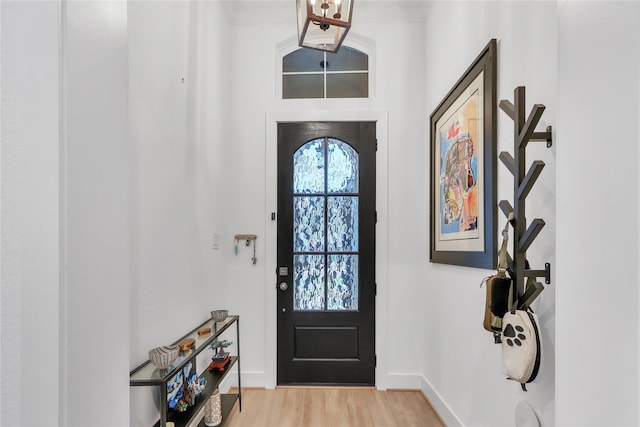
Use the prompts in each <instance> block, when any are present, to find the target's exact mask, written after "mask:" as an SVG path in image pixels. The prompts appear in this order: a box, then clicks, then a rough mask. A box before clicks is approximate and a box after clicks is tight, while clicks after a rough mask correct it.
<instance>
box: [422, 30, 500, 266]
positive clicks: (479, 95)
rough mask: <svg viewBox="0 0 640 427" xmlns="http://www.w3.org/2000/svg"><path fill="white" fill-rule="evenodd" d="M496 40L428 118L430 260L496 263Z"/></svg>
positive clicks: (482, 52)
mask: <svg viewBox="0 0 640 427" xmlns="http://www.w3.org/2000/svg"><path fill="white" fill-rule="evenodd" d="M496 63H497V41H496V39H491V40H490V41H489V43H488V44H487V45H486V46H485V47H484V49H482V51H481V52H480V54H479V55H478V57H477V58H476V59H475V60H474V61H473V62H472V64H471V65H470V66H469V68H467V70H466V71H465V72H464V73H463V75H462V77H460V79H459V80H458V81H457V82H456V84H455V85H454V86H453V88H452V89H451V90H450V91H449V93H447V95H446V96H445V97H444V99H443V100H442V101H441V102H440V104H439V105H438V106H437V107H436V108H435V110H434V111H433V113H432V114H431V116H430V145H431V147H430V168H431V169H430V170H431V172H430V175H431V180H430V187H431V188H430V231H431V238H430V240H431V242H430V257H429V260H430V262H433V263H442V264H453V265H460V266H466V267H476V268H486V269H495V268H496V264H497V239H496V235H495V232H496V230H497V228H496V227H497V224H496V221H497V204H496V193H497V186H496V185H497V184H496V175H497V171H496V163H497V160H496V159H497V156H496V142H497V137H496V136H497V124H496V119H497V96H496V70H497V64H496Z"/></svg>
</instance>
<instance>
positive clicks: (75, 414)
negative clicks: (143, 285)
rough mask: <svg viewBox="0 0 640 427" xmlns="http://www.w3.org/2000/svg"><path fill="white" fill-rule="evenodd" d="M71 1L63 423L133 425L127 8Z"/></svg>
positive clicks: (65, 92)
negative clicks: (130, 392)
mask: <svg viewBox="0 0 640 427" xmlns="http://www.w3.org/2000/svg"><path fill="white" fill-rule="evenodd" d="M64 6H65V7H64V9H63V10H64V12H63V24H64V26H63V30H64V33H63V34H64V35H63V49H64V50H63V56H62V57H63V60H64V65H63V73H64V81H63V82H62V85H61V91H62V96H63V111H62V126H63V130H62V141H63V142H62V147H61V159H62V165H61V173H62V177H61V182H62V186H63V187H64V188H63V190H62V191H63V195H62V197H61V208H60V211H61V215H62V217H63V218H62V230H61V235H62V236H63V242H62V249H61V251H62V252H61V257H62V265H63V266H64V267H65V270H64V273H63V282H62V285H61V290H60V293H61V313H62V319H61V322H62V326H61V331H62V337H61V353H62V358H63V361H62V368H61V379H62V383H63V384H62V393H61V394H62V397H61V399H62V402H61V403H62V408H61V411H62V414H61V424H62V425H65V426H92V425H93V426H110V425H111V426H115V425H126V424H127V423H128V421H129V411H128V401H129V399H128V393H127V390H128V379H127V378H126V377H124V376H123V375H122V373H123V372H125V371H126V370H128V368H129V361H128V359H127V351H126V349H127V345H128V342H129V328H130V322H129V300H130V298H129V288H130V283H131V280H130V268H131V263H130V254H131V239H130V236H131V216H130V212H131V190H130V188H131V187H130V182H131V162H130V158H131V154H130V147H129V143H128V140H127V123H128V120H127V116H128V106H127V98H128V97H127V78H128V76H127V71H128V69H127V6H126V3H124V2H119V1H113V2H67V3H66V4H65V5H64ZM123 350H124V351H123ZM41 354H42V353H41ZM25 388H26V390H27V391H29V393H31V390H32V389H31V388H30V387H28V386H26V387H25ZM98 390H99V392H98ZM29 406H30V405H27V406H26V407H29ZM113 408H118V410H113Z"/></svg>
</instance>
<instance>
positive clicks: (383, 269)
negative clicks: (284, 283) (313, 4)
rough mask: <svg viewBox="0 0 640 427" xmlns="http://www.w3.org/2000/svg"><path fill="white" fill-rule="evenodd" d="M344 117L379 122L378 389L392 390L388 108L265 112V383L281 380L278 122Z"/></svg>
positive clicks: (377, 195)
mask: <svg viewBox="0 0 640 427" xmlns="http://www.w3.org/2000/svg"><path fill="white" fill-rule="evenodd" d="M321 121H327V122H340V121H343V122H344V121H359V122H361V121H375V122H376V136H377V139H378V150H377V155H376V156H377V157H376V211H377V215H378V222H377V225H376V274H375V276H376V283H377V285H378V288H377V296H376V307H375V312H376V325H377V326H376V332H375V334H376V335H375V342H376V356H377V366H376V369H375V378H376V388H377V389H379V390H386V389H387V375H388V369H387V360H388V359H387V358H388V354H387V349H388V348H389V346H388V345H387V344H388V342H387V335H388V334H387V331H388V324H389V323H388V321H387V319H388V309H387V305H388V298H387V295H388V291H387V285H388V263H387V259H388V255H387V246H388V245H387V243H388V236H387V228H388V226H387V212H388V209H387V203H388V197H387V176H388V136H389V114H388V112H387V111H350V112H346V111H278V112H268V113H267V114H266V116H265V163H266V164H265V213H264V218H265V256H264V257H265V263H264V265H265V283H266V289H265V298H264V303H265V307H264V313H265V331H264V332H265V353H264V361H265V372H264V385H265V387H266V388H269V389H271V388H275V386H276V384H277V375H276V374H277V362H278V360H277V351H278V348H277V339H278V337H277V323H278V319H277V316H276V313H277V312H276V310H275V308H276V304H277V291H276V281H277V276H276V268H277V245H278V236H277V221H272V220H271V213H272V212H277V211H278V209H277V203H278V182H277V181H278V179H277V178H278V175H277V172H278V170H277V169H278V168H277V166H278V159H277V154H278V153H277V152H278V150H277V148H278V122H321Z"/></svg>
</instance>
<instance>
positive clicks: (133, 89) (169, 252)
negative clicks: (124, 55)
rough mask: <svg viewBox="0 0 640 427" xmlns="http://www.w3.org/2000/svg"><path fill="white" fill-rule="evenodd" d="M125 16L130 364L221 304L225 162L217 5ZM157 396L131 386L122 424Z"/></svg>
mask: <svg viewBox="0 0 640 427" xmlns="http://www.w3.org/2000/svg"><path fill="white" fill-rule="evenodd" d="M128 24H129V70H128V71H129V108H130V128H129V143H130V146H131V154H132V178H131V187H132V191H133V203H132V209H131V212H130V215H131V218H132V232H131V238H132V242H131V245H132V246H131V255H132V258H131V259H132V261H131V267H132V268H131V275H132V278H131V288H130V291H131V323H130V331H131V334H130V337H129V346H130V352H129V355H128V356H129V368H130V369H133V368H135V367H136V366H137V365H138V364H140V363H142V362H143V361H145V360H146V359H147V358H148V356H147V352H148V351H149V350H150V349H151V348H154V347H157V346H162V345H168V344H171V343H173V342H175V341H176V340H178V339H179V338H180V337H182V336H183V335H184V334H186V333H187V332H188V331H189V330H191V329H192V328H195V327H196V326H197V325H199V324H200V323H201V322H203V321H204V320H206V319H207V318H208V317H209V312H210V311H211V310H213V309H216V308H226V306H225V300H224V295H225V294H226V293H227V292H229V291H228V290H227V288H228V286H229V283H228V281H227V280H226V267H225V265H224V262H226V261H225V260H226V258H228V257H229V255H228V253H231V251H232V244H233V239H232V237H231V235H230V232H229V231H228V228H227V226H226V220H227V217H228V216H229V215H233V212H232V211H231V210H229V208H228V197H227V194H228V192H227V185H226V183H227V182H228V181H229V180H230V179H231V176H232V173H233V171H232V170H231V168H229V167H227V166H225V165H226V163H228V156H227V155H226V151H227V150H228V148H227V147H228V141H227V140H226V139H225V133H224V132H225V129H226V128H227V124H226V123H227V122H228V114H229V113H228V108H227V105H228V98H229V89H228V82H227V81H226V80H227V74H228V70H229V61H228V59H227V57H228V53H227V52H228V50H227V47H226V43H225V41H226V39H227V37H228V36H227V32H226V27H227V23H226V18H225V15H224V13H222V8H221V5H220V4H219V3H218V2H177V1H176V2H166V1H158V2H154V1H150V2H129V16H128ZM214 233H217V234H219V236H220V237H219V240H220V248H219V249H217V250H214V249H213V235H214ZM225 253H226V255H225ZM231 312H232V313H235V312H234V311H233V310H232V311H231ZM234 341H235V339H234ZM199 368H206V365H204V366H199ZM127 392H128V391H127ZM158 398H159V395H158V393H157V390H156V389H154V388H153V387H135V388H131V399H130V405H131V408H132V409H131V417H130V420H129V421H128V422H129V425H135V426H137V425H140V426H146V425H150V424H153V423H154V422H155V421H156V420H157V419H158V417H159V415H158V407H157V404H158V403H157V402H158V400H157V399H158Z"/></svg>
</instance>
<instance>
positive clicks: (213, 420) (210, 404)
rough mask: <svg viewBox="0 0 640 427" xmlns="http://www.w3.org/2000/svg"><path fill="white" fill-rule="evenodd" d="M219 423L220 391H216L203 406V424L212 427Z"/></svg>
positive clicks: (220, 417)
mask: <svg viewBox="0 0 640 427" xmlns="http://www.w3.org/2000/svg"><path fill="white" fill-rule="evenodd" d="M221 422H222V406H221V403H220V391H219V390H218V389H216V391H214V392H213V394H211V396H209V399H207V403H205V405H204V424H205V425H207V426H209V427H213V426H217V425H220V423H221Z"/></svg>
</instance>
